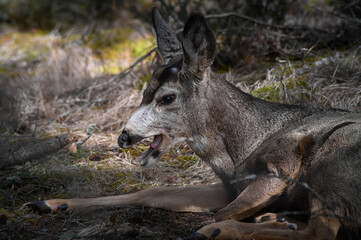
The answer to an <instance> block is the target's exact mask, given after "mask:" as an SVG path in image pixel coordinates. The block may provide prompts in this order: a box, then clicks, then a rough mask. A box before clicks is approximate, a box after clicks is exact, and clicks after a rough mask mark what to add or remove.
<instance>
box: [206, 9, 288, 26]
mask: <svg viewBox="0 0 361 240" xmlns="http://www.w3.org/2000/svg"><path fill="white" fill-rule="evenodd" d="M225 17H239V18H243V19H246V20H248V21H251V22H254V23H256V24H258V25H263V26H267V27H272V28H278V29H290V28H291V27H287V26H281V25H275V24H271V23H266V22H263V21H260V20H257V19H254V18H251V17H249V16H246V15H243V14H241V13H237V12H228V13H221V14H210V15H207V16H206V18H207V19H209V18H225Z"/></svg>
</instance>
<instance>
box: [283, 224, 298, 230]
mask: <svg viewBox="0 0 361 240" xmlns="http://www.w3.org/2000/svg"><path fill="white" fill-rule="evenodd" d="M286 229H291V230H297V225H296V224H295V223H287V226H286Z"/></svg>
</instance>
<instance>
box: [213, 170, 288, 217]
mask: <svg viewBox="0 0 361 240" xmlns="http://www.w3.org/2000/svg"><path fill="white" fill-rule="evenodd" d="M286 186H287V184H286V182H285V181H284V180H282V179H280V178H277V177H274V178H269V177H265V178H259V179H256V180H254V181H253V182H251V183H250V184H249V185H248V186H247V187H246V189H245V190H243V192H242V193H241V194H240V195H239V196H238V197H237V198H236V199H235V200H234V201H233V202H231V203H230V204H229V205H227V206H226V207H225V208H222V209H221V210H219V211H218V212H217V213H216V215H215V219H216V221H223V220H227V219H230V218H231V219H235V220H239V219H243V218H245V217H248V216H251V215H253V214H255V213H256V212H258V211H259V210H261V209H262V208H264V207H265V206H267V205H269V204H270V203H272V202H273V201H275V200H276V199H277V197H278V196H279V194H281V193H282V191H283V190H284V189H285V187H286Z"/></svg>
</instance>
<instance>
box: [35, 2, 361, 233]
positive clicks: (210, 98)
mask: <svg viewBox="0 0 361 240" xmlns="http://www.w3.org/2000/svg"><path fill="white" fill-rule="evenodd" d="M152 19H153V26H154V30H155V33H156V40H157V45H158V50H159V53H160V55H161V57H162V59H163V64H162V65H160V66H158V67H156V69H155V70H154V72H153V75H152V79H151V81H150V83H149V85H148V86H147V88H146V89H145V91H144V93H143V99H142V102H141V104H140V106H139V108H137V110H136V111H135V112H134V113H133V115H132V116H131V117H130V119H129V121H128V122H127V123H126V124H125V127H124V129H123V130H122V132H121V134H120V136H119V138H118V144H119V146H120V147H121V148H129V147H131V146H133V145H134V144H136V143H138V142H139V141H141V140H142V139H145V138H152V137H153V141H152V142H151V144H150V146H149V149H148V150H146V151H145V152H144V153H143V154H142V156H141V160H140V165H141V166H143V167H148V166H151V165H152V164H154V163H155V162H157V161H158V159H159V158H160V157H161V156H162V154H163V153H165V152H167V151H168V150H169V149H170V148H171V147H172V146H174V145H175V144H177V143H180V142H185V143H186V144H187V145H188V146H189V147H190V148H191V149H192V150H193V151H194V152H195V153H196V154H197V155H198V156H199V157H200V158H201V159H202V160H203V161H204V162H206V163H207V164H208V165H209V166H210V167H211V169H212V171H214V173H215V174H216V175H217V176H218V178H219V180H220V181H219V183H217V184H210V185H195V186H184V187H155V188H148V189H145V190H141V191H139V192H135V193H130V194H124V195H118V196H110V197H99V198H88V199H51V200H44V201H38V202H32V203H29V204H28V206H29V207H31V208H33V209H35V210H37V211H38V212H41V213H57V212H72V211H78V210H82V209H87V208H90V207H94V206H116V207H122V206H145V207H152V208H162V209H166V210H171V211H179V212H205V211H216V213H215V215H214V219H215V222H214V223H211V224H208V225H205V226H204V227H202V228H201V229H199V230H198V231H196V232H195V233H193V234H192V235H190V236H188V238H187V239H266V240H267V239H273V240H274V239H279V240H281V239H294V240H301V239H325V240H326V239H336V238H337V237H340V236H342V234H341V233H342V232H347V233H348V235H347V234H346V235H347V236H349V235H350V234H354V233H357V231H358V229H359V227H360V220H361V207H360V206H361V114H360V113H353V112H350V111H345V110H338V109H319V108H314V107H310V106H302V105H289V104H282V103H275V102H267V101H264V100H261V99H258V98H255V97H253V96H252V95H250V94H248V93H245V92H243V91H242V90H240V89H239V88H237V87H236V86H234V85H233V84H231V83H230V82H228V81H227V80H226V79H225V77H224V75H217V74H216V73H214V72H213V71H212V67H211V66H212V63H213V61H214V59H215V55H216V39H215V36H214V34H213V32H212V30H211V29H210V27H209V26H208V23H207V21H206V19H205V17H204V15H203V14H202V13H200V12H193V13H192V14H191V15H190V16H189V18H188V20H187V22H186V24H185V26H184V29H183V38H182V41H179V40H178V38H177V36H176V34H175V32H174V30H172V28H171V27H170V26H169V25H168V24H167V23H166V22H165V20H164V19H163V18H162V16H161V15H160V13H159V11H158V10H157V9H156V8H155V7H154V8H153V9H152ZM295 211H298V212H304V214H305V216H304V217H303V218H304V219H303V220H302V221H298V222H297V223H293V222H290V221H288V218H287V220H285V219H284V218H279V214H278V213H282V212H286V213H287V212H288V213H292V212H295ZM250 217H254V218H253V219H254V220H253V221H245V219H249V218H250ZM242 220H243V221H242ZM295 221H297V220H296V218H295Z"/></svg>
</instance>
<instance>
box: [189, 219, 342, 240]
mask: <svg viewBox="0 0 361 240" xmlns="http://www.w3.org/2000/svg"><path fill="white" fill-rule="evenodd" d="M339 228H340V223H339V221H338V220H337V219H336V218H327V217H318V218H316V219H314V220H311V221H310V223H309V224H308V226H307V227H306V228H305V229H304V230H300V231H297V230H296V229H295V226H294V224H292V223H288V222H286V221H284V222H277V221H268V222H264V223H245V222H238V221H235V220H225V221H222V222H217V223H212V224H209V225H206V226H204V227H203V228H201V229H200V230H198V231H197V232H196V233H194V234H192V235H190V236H189V237H188V238H186V239H187V240H192V239H194V240H195V239H198V240H199V239H203V240H205V239H219V240H221V239H229V240H232V239H237V240H251V239H252V240H286V239H293V240H305V239H308V240H333V239H335V238H336V236H337V232H338V230H339Z"/></svg>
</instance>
